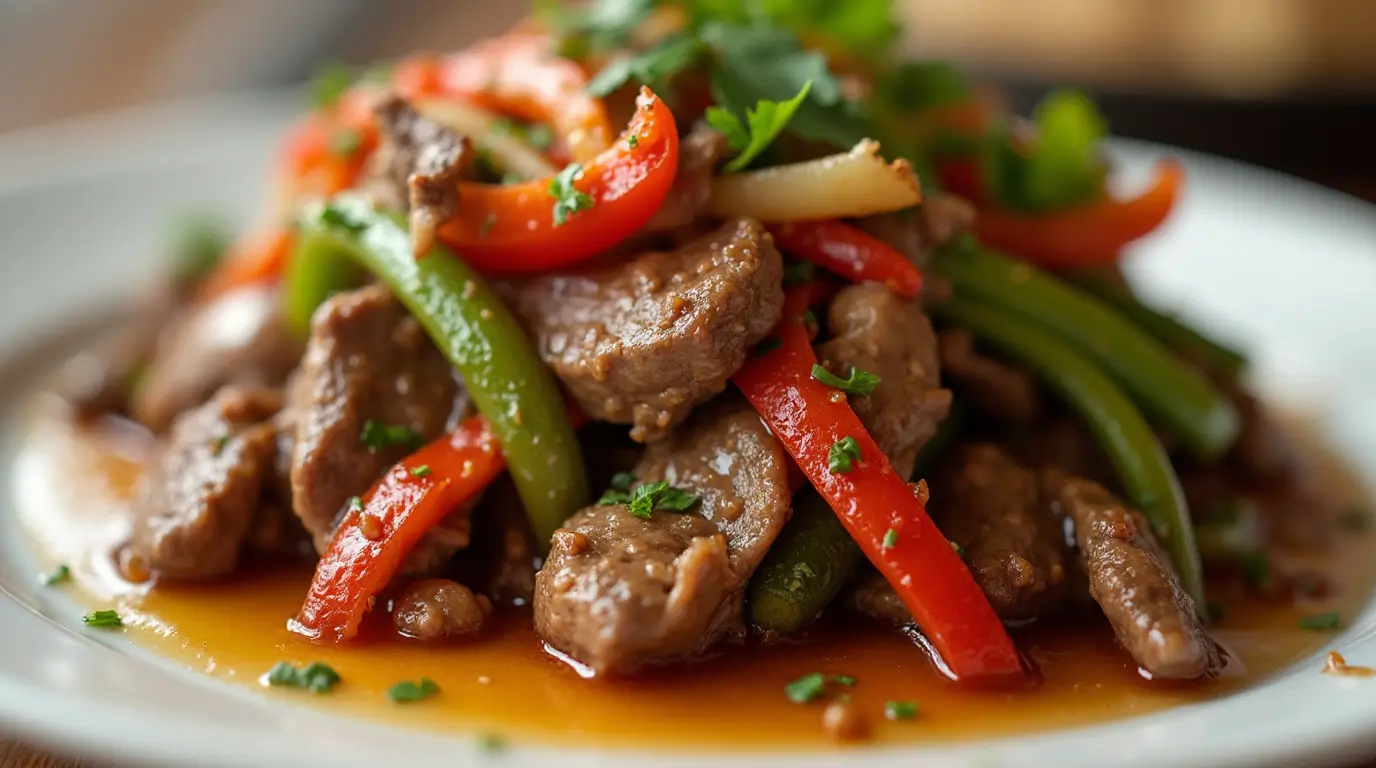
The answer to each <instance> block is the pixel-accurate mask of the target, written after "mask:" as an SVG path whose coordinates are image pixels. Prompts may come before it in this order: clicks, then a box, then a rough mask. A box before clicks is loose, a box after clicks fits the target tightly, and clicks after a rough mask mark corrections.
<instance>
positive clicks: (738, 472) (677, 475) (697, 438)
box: [535, 398, 790, 673]
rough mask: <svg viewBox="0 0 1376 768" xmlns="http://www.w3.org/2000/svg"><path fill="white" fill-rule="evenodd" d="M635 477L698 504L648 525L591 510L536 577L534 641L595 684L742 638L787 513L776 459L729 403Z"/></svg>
mask: <svg viewBox="0 0 1376 768" xmlns="http://www.w3.org/2000/svg"><path fill="white" fill-rule="evenodd" d="M635 475H636V477H637V478H638V479H639V480H640V481H641V482H644V483H651V482H657V481H660V480H668V481H669V483H670V485H672V486H673V487H677V488H682V489H684V490H686V491H689V492H692V493H695V494H698V495H699V497H700V501H699V502H698V504H697V505H696V506H695V507H694V508H693V509H692V510H691V511H689V512H683V513H679V512H665V511H656V512H654V513H653V514H652V515H651V516H650V517H648V518H641V517H637V516H635V515H633V514H631V512H630V510H629V509H627V508H626V507H625V506H622V505H615V506H596V507H589V508H587V509H585V510H583V511H582V512H579V513H578V514H576V515H574V516H573V517H572V518H570V519H569V520H568V522H566V523H565V524H564V527H563V528H561V529H560V530H559V531H558V532H556V533H555V535H554V542H553V546H552V549H551V551H550V555H549V558H548V559H547V560H546V561H545V566H544V568H542V569H541V570H540V573H539V574H538V575H537V577H536V592H535V628H536V630H537V631H538V632H539V633H540V636H541V637H542V638H544V640H545V641H546V642H548V643H550V645H552V646H554V647H555V648H558V649H559V650H561V651H564V652H566V653H568V654H569V655H571V656H573V657H574V658H576V659H578V660H579V661H581V662H582V663H584V664H586V665H588V666H589V667H591V668H592V669H593V670H595V671H596V672H598V673H625V672H629V671H632V670H634V669H635V668H637V667H639V666H642V665H644V664H648V663H660V662H667V661H673V660H679V659H686V658H692V657H694V656H698V655H701V654H702V653H703V652H704V651H706V650H707V649H708V648H709V647H711V646H712V645H713V644H714V643H715V642H717V641H718V640H720V639H721V638H723V637H724V636H726V635H727V634H728V633H732V632H738V631H740V630H741V615H740V613H741V594H742V590H743V588H744V586H745V583H746V581H747V580H748V579H749V578H750V575H751V574H752V573H753V572H754V570H755V568H756V567H757V566H758V565H759V561H760V559H761V558H762V557H763V556H764V553H765V551H766V550H767V549H768V548H769V545H770V544H771V543H772V542H773V540H774V538H775V536H777V535H778V532H779V529H780V528H781V527H782V526H783V524H784V521H785V520H786V519H787V518H788V515H789V511H790V506H789V492H788V472H787V462H786V460H785V457H784V453H783V451H782V450H781V449H780V447H779V445H778V443H777V442H776V441H775V440H774V438H773V436H771V435H770V434H769V431H768V430H767V429H766V428H765V427H764V425H763V424H762V423H761V422H760V420H759V417H758V416H756V415H755V413H754V412H753V411H751V410H750V408H749V406H747V405H746V404H745V403H744V402H742V401H740V400H738V399H736V398H731V399H729V400H726V401H723V402H719V403H715V404H713V405H712V406H709V407H707V408H704V409H701V410H700V412H699V413H698V414H695V415H694V418H693V421H692V422H690V423H689V424H688V425H686V426H685V427H683V428H682V429H681V430H679V431H678V432H676V433H675V434H674V435H673V437H672V438H671V439H670V440H667V441H664V442H662V443H657V444H655V445H652V446H651V447H650V448H649V449H648V450H647V451H646V455H645V458H644V459H643V460H642V461H641V463H640V464H639V465H638V466H637V467H636V470H635Z"/></svg>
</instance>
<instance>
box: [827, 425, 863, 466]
mask: <svg viewBox="0 0 1376 768" xmlns="http://www.w3.org/2000/svg"><path fill="white" fill-rule="evenodd" d="M859 460H860V444H859V443H857V442H855V438H853V437H851V436H849V435H847V436H845V437H843V438H841V439H840V440H837V441H836V442H835V443H833V444H832V446H831V448H830V449H829V450H828V451H827V470H828V471H830V472H831V474H833V475H842V474H845V473H847V472H849V471H851V470H852V469H854V468H855V462H857V461H859Z"/></svg>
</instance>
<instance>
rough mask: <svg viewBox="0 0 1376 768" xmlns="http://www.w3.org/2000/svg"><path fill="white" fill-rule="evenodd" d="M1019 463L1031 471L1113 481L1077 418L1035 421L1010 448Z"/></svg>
mask: <svg viewBox="0 0 1376 768" xmlns="http://www.w3.org/2000/svg"><path fill="white" fill-rule="evenodd" d="M1013 449H1014V452H1015V454H1016V455H1017V458H1018V460H1019V461H1021V462H1022V463H1023V464H1025V465H1027V466H1028V467H1031V468H1032V469H1053V468H1054V469H1060V470H1062V471H1064V472H1069V473H1070V474H1072V475H1075V476H1077V477H1086V478H1089V479H1091V480H1095V481H1097V482H1101V483H1106V484H1111V483H1113V482H1114V474H1113V466H1112V465H1111V464H1109V462H1108V458H1107V457H1105V456H1104V451H1103V449H1102V448H1100V447H1099V443H1098V442H1097V441H1096V440H1095V439H1094V436H1093V435H1091V434H1090V432H1089V429H1088V428H1086V427H1085V425H1084V423H1083V422H1081V421H1080V420H1079V419H1077V418H1074V417H1071V416H1053V417H1051V418H1047V419H1044V420H1042V421H1039V422H1037V423H1036V424H1034V425H1033V426H1032V428H1031V429H1030V430H1029V431H1028V432H1027V434H1026V435H1025V437H1024V438H1023V439H1021V440H1019V441H1018V442H1017V443H1016V444H1015V445H1014V446H1013Z"/></svg>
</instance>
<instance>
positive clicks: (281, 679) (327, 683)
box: [267, 661, 340, 693]
mask: <svg viewBox="0 0 1376 768" xmlns="http://www.w3.org/2000/svg"><path fill="white" fill-rule="evenodd" d="M339 680H340V678H339V673H338V672H335V671H334V668H333V667H331V666H330V665H329V664H326V663H324V662H321V661H313V662H311V663H310V664H307V665H306V666H305V667H302V668H300V669H298V668H296V667H294V666H292V665H291V664H288V663H287V662H285V661H279V662H277V663H276V664H274V665H273V667H272V669H270V670H268V674H267V683H268V685H270V686H273V687H275V688H300V689H302V690H306V691H310V692H311V693H329V692H330V689H332V688H334V687H335V686H336V685H338V684H339Z"/></svg>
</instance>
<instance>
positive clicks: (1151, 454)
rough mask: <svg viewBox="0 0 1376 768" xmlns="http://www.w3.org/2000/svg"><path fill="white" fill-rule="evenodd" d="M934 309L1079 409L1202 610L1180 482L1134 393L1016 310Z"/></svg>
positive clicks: (950, 305)
mask: <svg viewBox="0 0 1376 768" xmlns="http://www.w3.org/2000/svg"><path fill="white" fill-rule="evenodd" d="M935 314H936V316H937V317H938V318H940V319H942V320H944V321H946V322H949V323H951V324H953V325H957V326H960V327H962V328H967V329H969V330H970V331H971V332H972V333H974V334H975V336H976V337H977V338H979V339H980V340H982V341H984V342H985V343H987V344H989V345H990V346H992V347H994V348H996V349H998V350H999V351H1000V352H1002V353H1003V354H1005V355H1007V356H1008V357H1009V358H1011V359H1014V360H1016V361H1018V362H1019V363H1021V364H1022V365H1025V366H1026V367H1027V368H1028V369H1030V370H1031V371H1032V372H1033V373H1034V374H1035V375H1037V376H1038V377H1039V378H1040V379H1041V380H1042V381H1043V382H1045V383H1046V385H1047V386H1048V387H1049V388H1050V389H1052V390H1053V391H1055V392H1057V393H1058V394H1060V396H1061V397H1062V398H1063V399H1064V400H1065V401H1066V402H1067V403H1068V404H1069V405H1070V406H1071V408H1073V409H1074V410H1075V411H1076V412H1077V413H1079V415H1080V417H1081V418H1083V419H1084V420H1085V422H1086V424H1087V425H1088V426H1089V429H1090V431H1091V432H1092V433H1093V434H1094V437H1095V439H1096V440H1097V441H1098V443H1099V445H1100V447H1102V448H1103V450H1104V453H1105V454H1107V456H1108V458H1109V462H1110V463H1111V464H1112V465H1113V468H1114V471H1115V473H1116V474H1117V475H1118V479H1119V481H1120V482H1121V483H1122V486H1123V488H1124V490H1125V491H1126V492H1127V496H1128V501H1129V503H1131V504H1132V505H1133V506H1134V507H1136V508H1137V509H1138V510H1139V511H1141V513H1142V514H1143V515H1144V516H1146V518H1147V520H1149V521H1150V522H1151V524H1152V527H1153V528H1154V529H1155V531H1156V533H1157V535H1158V536H1159V537H1160V538H1161V540H1162V541H1163V542H1164V544H1165V545H1166V549H1167V550H1168V551H1169V552H1170V556H1171V559H1172V560H1173V561H1174V563H1175V570H1176V572H1177V573H1178V574H1179V575H1180V581H1181V583H1182V584H1183V585H1184V587H1185V590H1186V591H1187V592H1188V593H1189V594H1190V596H1191V597H1193V598H1194V599H1195V603H1196V605H1197V606H1200V607H1201V610H1202V606H1203V605H1204V582H1203V576H1202V571H1201V567H1200V563H1199V551H1198V550H1197V549H1196V548H1195V542H1194V529H1193V527H1192V526H1191V521H1190V513H1189V508H1188V507H1187V506H1186V504H1185V497H1184V494H1183V493H1181V491H1180V481H1179V480H1178V479H1177V478H1176V475H1175V469H1174V468H1173V467H1172V466H1171V462H1170V458H1169V457H1167V456H1166V452H1165V450H1163V449H1162V448H1161V443H1160V441H1158V440H1157V439H1156V434H1155V433H1154V432H1152V429H1151V426H1150V425H1148V424H1147V422H1146V419H1144V418H1143V417H1142V413H1141V411H1139V410H1138V408H1137V406H1136V405H1134V404H1133V402H1132V400H1130V399H1128V397H1127V395H1125V394H1124V393H1123V391H1122V390H1121V389H1119V387H1118V386H1117V385H1116V384H1115V383H1114V382H1113V381H1112V380H1111V379H1110V378H1109V377H1108V376H1106V375H1105V374H1104V373H1103V372H1102V371H1101V370H1100V369H1099V367H1098V366H1097V365H1096V364H1095V362H1094V361H1093V360H1091V359H1090V358H1089V357H1088V356H1086V355H1084V354H1083V353H1081V352H1080V351H1079V350H1077V349H1076V348H1074V347H1072V346H1070V345H1069V344H1066V343H1065V342H1063V341H1061V340H1060V339H1058V338H1057V337H1056V336H1054V335H1053V334H1052V333H1051V332H1050V331H1048V330H1047V329H1045V328H1041V327H1038V326H1036V325H1034V324H1032V323H1028V322H1027V321H1026V319H1025V318H1024V317H1023V316H1022V315H1020V314H1017V313H1016V312H1012V311H1009V310H1007V309H1005V308H1003V307H1000V306H997V305H995V304H992V303H990V302H986V301H981V300H978V299H971V298H956V299H952V300H950V301H948V302H946V303H944V304H942V305H940V306H938V307H936V309H935Z"/></svg>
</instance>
